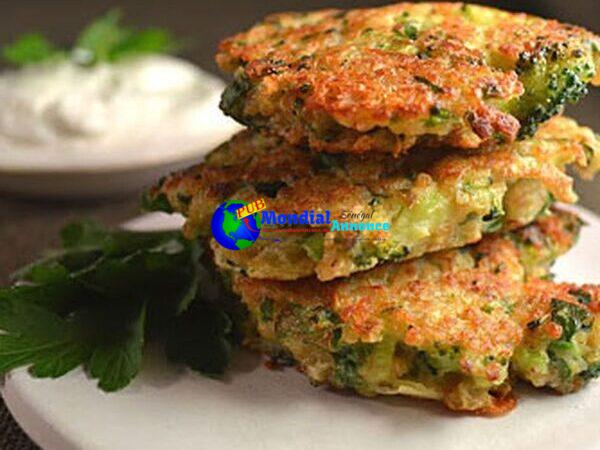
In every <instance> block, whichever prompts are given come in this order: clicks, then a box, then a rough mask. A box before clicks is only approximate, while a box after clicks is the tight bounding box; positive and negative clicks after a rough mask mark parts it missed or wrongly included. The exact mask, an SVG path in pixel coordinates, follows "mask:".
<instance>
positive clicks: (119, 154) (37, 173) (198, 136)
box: [0, 75, 241, 200]
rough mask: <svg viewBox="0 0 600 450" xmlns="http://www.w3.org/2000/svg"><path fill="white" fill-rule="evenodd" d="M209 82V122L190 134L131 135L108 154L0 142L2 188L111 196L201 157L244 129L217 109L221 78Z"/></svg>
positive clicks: (43, 194)
mask: <svg viewBox="0 0 600 450" xmlns="http://www.w3.org/2000/svg"><path fill="white" fill-rule="evenodd" d="M207 80H208V81H207V82H208V84H209V88H210V94H209V95H208V96H207V98H206V100H205V102H204V103H203V104H202V105H200V110H199V113H200V114H202V117H205V120H204V119H203V120H202V121H201V122H200V125H199V128H197V129H195V130H194V131H193V133H189V134H188V135H184V134H182V133H178V132H177V133H176V132H174V133H172V134H171V135H168V134H164V133H161V134H159V135H155V136H151V137H148V136H146V137H139V138H136V136H132V141H131V142H130V143H127V145H126V146H124V147H123V148H122V149H112V150H111V151H105V152H101V151H90V152H84V151H81V149H78V150H77V151H69V150H63V151H58V150H55V151H52V152H46V151H23V150H22V149H13V148H8V147H6V146H4V147H2V146H1V145H0V192H4V193H9V194H12V195H20V196H27V197H38V198H45V199H56V200H69V199H91V198H102V197H111V196H116V195H123V194H126V193H131V192H134V191H136V190H140V189H141V188H143V187H145V186H148V185H150V184H152V183H153V182H155V181H156V180H157V179H158V178H159V177H160V176H161V175H164V174H166V173H168V172H170V171H173V170H176V169H178V168H182V167H184V166H186V165H188V164H190V163H192V162H194V161H198V160H200V159H202V157H203V156H204V155H205V154H206V153H207V152H208V151H210V150H212V149H213V148H214V147H216V146H217V145H218V144H220V143H221V142H223V141H225V140H227V139H228V138H229V137H230V136H231V135H232V134H233V133H234V132H236V131H238V130H239V129H240V128H241V127H240V126H239V125H238V124H236V123H235V122H234V121H233V120H231V119H229V118H227V117H225V116H224V115H223V113H222V112H221V111H220V110H219V108H218V104H219V99H220V95H221V92H222V90H223V88H224V85H223V82H222V81H221V80H219V79H218V78H216V77H212V76H208V75H207Z"/></svg>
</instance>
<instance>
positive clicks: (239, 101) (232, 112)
mask: <svg viewBox="0 0 600 450" xmlns="http://www.w3.org/2000/svg"><path fill="white" fill-rule="evenodd" d="M251 89H252V83H250V80H249V79H248V77H247V76H246V75H245V74H244V73H243V72H241V71H240V72H238V73H236V75H235V77H234V79H233V82H232V83H230V84H229V85H227V87H226V88H225V90H224V91H223V94H222V95H221V103H219V108H221V110H222V111H223V112H224V113H225V114H227V115H228V116H231V117H233V118H234V119H236V120H237V121H239V122H240V123H242V124H243V125H250V123H248V121H247V120H246V119H245V117H244V116H245V115H244V105H245V100H246V96H247V95H248V93H249V92H250V90H251Z"/></svg>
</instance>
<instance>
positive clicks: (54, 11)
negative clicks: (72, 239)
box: [0, 0, 600, 450]
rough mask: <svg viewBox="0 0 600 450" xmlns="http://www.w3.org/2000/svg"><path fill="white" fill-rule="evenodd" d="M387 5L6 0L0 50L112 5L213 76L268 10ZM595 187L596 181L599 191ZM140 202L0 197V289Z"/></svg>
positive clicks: (0, 420)
mask: <svg viewBox="0 0 600 450" xmlns="http://www.w3.org/2000/svg"><path fill="white" fill-rule="evenodd" d="M391 1H392V0H388V1H387V2H386V1H380V0H337V1H335V0H332V1H329V0H272V1H264V0H263V1H260V0H222V1H218V2H213V1H208V0H171V1H169V2H159V1H140V0H122V1H114V0H86V1H83V0H77V1H75V0H55V1H52V2H44V1H39V0H7V1H3V2H2V14H1V15H0V45H1V44H3V43H5V42H9V41H11V40H13V39H14V38H15V37H16V36H17V35H18V34H20V33H23V32H25V31H32V30H44V31H46V32H47V34H48V35H49V36H50V37H51V38H52V39H53V40H55V41H57V42H61V43H65V42H70V41H72V39H73V36H74V35H75V34H76V31H77V30H79V29H80V28H81V26H82V25H83V24H84V23H86V22H87V21H89V20H90V19H91V18H93V17H94V16H97V15H98V14H100V13H102V12H103V11H106V10H107V9H108V8H110V7H115V6H119V7H121V8H122V10H123V11H124V13H125V17H127V19H128V22H132V23H134V24H138V25H161V26H167V27H169V28H170V29H172V30H173V31H174V32H175V33H176V34H178V35H180V36H183V37H188V36H189V37H192V39H191V45H190V46H189V48H188V52H187V54H186V55H185V56H186V57H188V58H189V59H191V60H193V61H194V62H196V63H197V64H199V65H200V66H201V67H204V68H206V69H208V70H210V71H213V72H216V67H215V65H214V63H213V61H212V54H213V53H214V49H215V47H216V45H217V42H218V41H219V39H220V38H222V37H224V36H227V35H229V34H231V33H233V32H235V31H237V30H241V29H243V28H244V27H247V26H248V25H250V24H251V23H253V22H254V21H256V20H257V19H258V18H260V17H262V16H263V15H265V14H266V13H268V12H274V11H281V10H306V9H312V8H315V7H322V6H338V7H348V8H349V7H353V6H355V5H362V6H367V5H374V4H384V3H389V2H391ZM479 3H488V4H494V5H496V6H499V7H504V8H508V9H513V10H514V9H520V10H523V11H528V12H535V13H538V14H541V15H544V16H550V17H560V18H561V19H563V20H565V21H569V22H572V23H578V24H582V25H585V26H587V27H590V28H592V29H596V31H598V29H599V28H600V23H597V21H598V15H597V14H596V9H595V8H596V2H593V1H589V0H571V1H570V2H566V3H565V2H561V1H560V0H543V1H539V0H522V1H519V2H514V1H511V0H498V1H485V0H482V1H479ZM599 91H600V90H599V89H597V90H596V91H595V92H593V93H592V95H590V98H589V99H587V100H586V101H585V103H584V105H580V106H578V107H577V109H575V110H574V111H576V113H575V115H576V117H578V118H580V119H582V120H583V122H584V123H586V124H588V125H591V126H595V127H596V129H597V130H600V116H599V115H598V114H597V111H598V105H600V96H599V94H600V92H599ZM599 185H600V183H596V186H599ZM582 188H583V192H582V193H583V195H582V200H583V203H584V204H586V205H587V206H589V207H591V208H592V209H594V210H596V211H600V201H599V196H598V189H597V188H596V189H595V188H594V187H593V186H592V185H591V184H589V183H588V184H586V185H583V186H582ZM138 198H139V196H137V195H136V196H131V197H129V198H127V199H122V200H112V201H110V202H104V203H93V202H85V203H53V202H48V201H33V200H18V199H11V198H6V197H2V194H0V245H2V249H1V250H0V283H1V284H6V283H7V282H8V275H9V274H10V273H11V272H13V271H14V270H15V269H16V268H18V267H20V266H22V265H24V264H26V263H28V262H30V261H31V260H32V259H34V258H35V257H36V256H37V255H39V254H40V252H41V251H42V250H43V249H45V248H47V247H49V246H52V245H56V244H57V233H58V231H59V230H60V228H61V227H62V226H63V225H64V224H65V223H67V222H69V221H70V220H72V219H75V218H81V217H91V218H95V219H97V220H99V221H101V222H102V223H104V224H105V225H111V226H112V225H117V224H119V223H121V222H123V221H124V220H126V219H128V218H131V217H134V216H136V215H137V214H138V213H139V209H138ZM37 448H38V447H37V446H35V444H33V443H32V442H31V441H30V440H29V439H28V438H27V436H26V435H25V434H24V433H23V432H22V431H21V430H20V428H19V426H18V425H17V424H16V423H15V422H14V421H13V419H12V417H11V416H10V414H9V412H8V411H7V410H6V408H5V406H4V403H3V402H2V401H1V400H0V450H32V449H37Z"/></svg>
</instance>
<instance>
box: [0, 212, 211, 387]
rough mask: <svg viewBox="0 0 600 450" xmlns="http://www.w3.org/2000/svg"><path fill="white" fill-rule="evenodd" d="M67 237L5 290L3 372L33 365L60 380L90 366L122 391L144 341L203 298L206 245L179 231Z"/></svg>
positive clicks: (0, 344) (87, 231)
mask: <svg viewBox="0 0 600 450" xmlns="http://www.w3.org/2000/svg"><path fill="white" fill-rule="evenodd" d="M61 237H62V243H63V246H62V248H61V249H59V250H54V251H52V252H49V253H48V254H47V255H46V256H45V257H44V258H42V259H41V260H39V261H37V262H35V263H33V264H30V265H29V266H27V267H25V268H24V269H22V270H20V271H19V272H17V273H16V274H15V275H14V278H15V280H16V281H17V283H16V285H15V286H13V287H10V288H2V289H0V330H1V333H0V374H3V373H6V372H8V371H10V370H12V369H15V368H17V367H29V370H30V372H31V374H32V375H34V376H36V377H52V378H54V377H59V376H62V375H64V374H66V373H67V372H69V371H71V370H73V369H74V368H76V367H78V366H83V367H85V369H86V370H87V372H88V374H89V375H90V376H91V377H92V378H95V379H98V386H99V388H101V389H103V390H105V391H109V392H110V391H115V390H118V389H122V388H123V387H125V386H127V385H128V384H129V383H130V382H131V380H132V379H133V378H134V377H135V376H136V375H137V373H138V371H139V368H140V364H141V360H142V354H143V348H144V343H145V342H146V340H147V337H148V336H154V335H158V334H160V332H161V331H162V330H166V329H167V327H168V326H169V325H170V324H171V323H172V322H173V321H174V320H175V318H176V317H177V316H178V315H180V314H181V313H182V312H184V311H186V309H187V308H188V307H189V306H190V304H191V303H192V302H193V301H195V300H196V299H197V292H198V284H199V258H200V254H201V249H200V246H199V244H198V243H197V242H189V241H187V240H185V239H184V238H183V236H182V235H181V233H180V232H149V233H140V232H131V231H123V230H118V231H114V232H109V231H107V230H104V229H102V228H101V227H99V226H98V225H96V224H93V223H90V222H80V223H75V224H71V225H69V226H67V227H65V229H63V231H62V234H61ZM207 345H208V344H207Z"/></svg>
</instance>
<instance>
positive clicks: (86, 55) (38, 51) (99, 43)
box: [2, 9, 179, 66]
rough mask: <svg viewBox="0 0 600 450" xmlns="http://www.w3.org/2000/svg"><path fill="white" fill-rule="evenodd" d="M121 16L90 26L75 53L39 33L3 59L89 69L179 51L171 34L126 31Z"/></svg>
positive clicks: (115, 12) (10, 49)
mask: <svg viewBox="0 0 600 450" xmlns="http://www.w3.org/2000/svg"><path fill="white" fill-rule="evenodd" d="M121 16H122V15H121V12H120V11H119V10H118V9H114V10H111V11H109V12H108V13H106V14H105V15H104V16H102V17H100V18H98V19H96V20H95V21H93V22H92V23H90V24H89V25H87V26H86V27H85V28H84V29H83V30H82V31H81V33H80V35H79V37H78V38H77V39H76V41H75V44H74V46H73V48H72V49H62V48H60V47H58V46H56V45H55V44H53V43H52V42H50V41H49V40H48V39H47V38H46V37H45V36H43V35H41V34H39V33H28V34H25V35H23V36H21V37H20V38H19V39H17V40H16V41H15V42H13V43H11V44H8V45H6V46H4V47H3V49H2V56H3V58H4V59H5V60H6V61H7V62H9V63H11V64H13V65H15V66H25V65H29V64H37V63H40V62H45V61H50V60H53V59H64V58H71V59H72V60H73V61H75V62H76V63H78V64H81V65H84V66H89V65H93V64H96V63H100V62H115V61H118V60H120V59H122V58H126V57H130V56H138V55H143V54H149V53H171V52H174V51H177V49H178V47H179V44H178V43H177V42H176V40H175V39H174V38H173V36H172V35H171V33H170V32H169V31H168V30H165V29H163V28H146V29H143V30H137V29H134V28H131V27H126V26H123V25H122V24H121Z"/></svg>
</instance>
